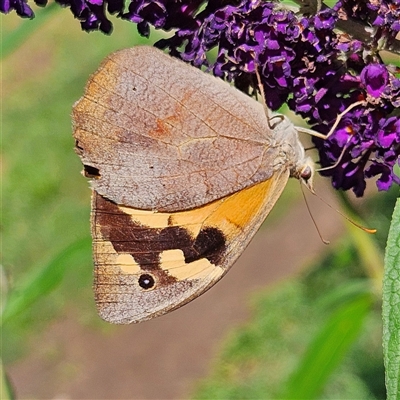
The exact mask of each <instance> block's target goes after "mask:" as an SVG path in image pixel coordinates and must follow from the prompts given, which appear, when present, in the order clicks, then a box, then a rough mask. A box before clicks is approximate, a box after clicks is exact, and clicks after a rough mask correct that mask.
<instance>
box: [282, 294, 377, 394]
mask: <svg viewBox="0 0 400 400" xmlns="http://www.w3.org/2000/svg"><path fill="white" fill-rule="evenodd" d="M371 303H372V296H371V295H370V294H365V293H363V294H359V295H358V296H356V297H354V298H352V299H351V300H350V301H348V302H347V303H346V304H344V305H342V306H341V307H339V308H338V309H336V310H335V312H333V313H332V315H331V316H330V318H329V320H328V321H327V322H326V324H325V325H324V326H323V327H322V328H321V330H320V331H319V332H318V333H317V335H316V337H315V338H314V340H313V341H312V343H311V344H310V345H309V347H308V349H307V351H306V353H305V355H304V356H303V358H302V360H301V361H300V364H299V366H298V367H297V369H296V370H295V371H294V373H293V374H292V376H291V377H290V378H289V380H288V383H287V385H286V388H285V389H284V391H283V392H284V394H283V395H282V396H281V398H285V399H314V398H316V397H317V396H318V395H319V394H320V393H321V391H322V389H323V388H324V386H325V384H326V382H327V380H328V378H329V376H330V375H331V373H332V372H333V371H334V370H335V368H336V367H337V366H338V365H339V364H340V362H341V361H342V359H343V358H344V356H345V355H346V353H347V351H348V350H349V348H350V346H351V345H352V343H353V342H354V341H355V340H356V339H357V337H358V335H359V333H360V330H361V327H362V324H363V322H364V319H365V317H366V316H367V315H368V312H369V310H370V307H371Z"/></svg>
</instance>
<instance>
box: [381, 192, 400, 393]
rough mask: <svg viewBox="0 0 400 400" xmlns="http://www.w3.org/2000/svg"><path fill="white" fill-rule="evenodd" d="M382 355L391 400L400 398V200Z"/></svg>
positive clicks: (388, 257)
mask: <svg viewBox="0 0 400 400" xmlns="http://www.w3.org/2000/svg"><path fill="white" fill-rule="evenodd" d="M382 317H383V355H384V360H385V369H386V390H387V398H388V400H392V399H399V398H400V390H399V373H400V199H397V203H396V206H395V209H394V212H393V217H392V223H391V226H390V230H389V236H388V240H387V246H386V254H385V275H384V278H383V312H382Z"/></svg>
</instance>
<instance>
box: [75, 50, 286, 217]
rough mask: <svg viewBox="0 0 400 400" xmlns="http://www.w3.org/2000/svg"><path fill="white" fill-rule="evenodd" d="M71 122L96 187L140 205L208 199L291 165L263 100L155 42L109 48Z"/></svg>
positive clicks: (176, 205) (181, 206)
mask: <svg viewBox="0 0 400 400" xmlns="http://www.w3.org/2000/svg"><path fill="white" fill-rule="evenodd" d="M73 122H74V137H75V140H76V151H77V152H78V154H79V156H80V157H81V159H82V162H83V164H84V165H85V171H86V175H87V176H89V177H91V178H92V187H93V189H95V190H96V191H97V192H98V193H99V194H101V195H103V196H106V197H107V198H109V199H111V200H112V201H114V202H116V203H117V204H123V205H126V206H130V207H134V208H139V209H147V210H159V211H168V212H173V211H180V210H186V209H190V208H193V207H198V206H202V205H204V204H207V203H209V202H211V201H214V200H216V199H219V198H221V197H224V196H227V195H229V194H232V193H235V192H237V191H239V190H241V189H243V188H246V187H248V186H251V185H254V184H257V183H258V182H261V181H263V180H266V179H268V178H270V177H271V176H272V175H273V173H274V171H275V170H277V169H281V168H283V167H285V166H286V164H287V159H286V158H285V155H284V154H282V152H281V151H280V148H279V143H276V142H275V141H276V137H273V135H271V131H270V129H269V127H268V124H267V119H266V117H265V115H264V111H263V108H262V106H261V105H260V104H259V103H258V102H256V101H254V100H252V99H251V98H249V97H248V96H246V95H244V94H243V93H241V92H239V91H238V90H236V89H235V88H233V87H231V86H229V85H228V84H227V83H225V82H223V81H221V80H220V79H217V78H215V77H213V76H210V75H208V74H205V73H204V72H202V71H200V70H198V69H196V68H193V67H191V66H189V65H187V64H185V63H183V62H181V61H178V60H176V59H173V58H171V57H170V56H168V55H165V54H164V53H162V52H161V51H160V50H157V49H155V48H152V47H141V46H139V47H134V48H132V49H126V50H122V51H119V52H116V53H114V54H112V55H110V56H109V57H108V58H107V59H106V60H105V61H104V62H103V64H102V65H101V66H100V68H99V70H98V71H97V72H96V73H95V74H94V75H93V76H92V77H91V78H90V80H89V82H88V85H87V87H86V90H85V94H84V96H83V97H82V98H81V99H80V100H79V101H78V102H77V103H76V104H75V105H74V109H73Z"/></svg>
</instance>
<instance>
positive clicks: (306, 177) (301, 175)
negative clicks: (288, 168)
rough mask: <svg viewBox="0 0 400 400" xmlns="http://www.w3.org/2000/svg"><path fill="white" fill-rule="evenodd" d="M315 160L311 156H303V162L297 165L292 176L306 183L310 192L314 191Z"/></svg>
mask: <svg viewBox="0 0 400 400" xmlns="http://www.w3.org/2000/svg"><path fill="white" fill-rule="evenodd" d="M314 174H315V167H314V162H313V161H312V160H311V158H310V157H305V158H303V160H302V162H301V163H299V164H297V165H296V169H295V170H294V171H293V172H292V176H293V177H295V178H297V179H298V180H300V181H301V182H302V183H304V184H305V185H306V186H307V187H308V189H309V190H310V192H312V193H314V185H313V181H314Z"/></svg>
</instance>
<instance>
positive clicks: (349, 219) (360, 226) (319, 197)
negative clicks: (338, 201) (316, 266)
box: [302, 186, 376, 243]
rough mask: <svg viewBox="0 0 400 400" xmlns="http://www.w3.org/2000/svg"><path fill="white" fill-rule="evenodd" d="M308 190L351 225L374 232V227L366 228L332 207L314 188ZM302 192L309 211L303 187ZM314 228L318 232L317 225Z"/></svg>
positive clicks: (367, 231)
mask: <svg viewBox="0 0 400 400" xmlns="http://www.w3.org/2000/svg"><path fill="white" fill-rule="evenodd" d="M306 187H307V186H306ZM310 192H311V193H312V194H313V195H314V196H317V198H318V199H319V200H321V201H322V202H323V203H324V204H326V205H327V206H328V207H329V208H331V209H332V210H334V211H336V212H337V213H338V214H339V215H340V216H342V217H343V218H344V219H346V220H347V221H349V222H350V223H351V224H353V225H354V226H356V227H357V228H359V229H361V230H362V231H364V232H366V233H376V229H371V228H366V227H365V226H362V225H360V224H358V223H357V222H355V221H353V220H352V219H351V218H349V217H348V216H347V215H345V214H343V213H342V212H340V211H339V210H338V209H336V208H335V207H333V206H332V205H331V204H329V203H328V202H327V201H326V200H325V199H324V198H323V197H321V196H320V195H319V194H317V193H316V192H315V191H314V190H310ZM302 193H303V197H304V199H305V201H306V205H307V208H308V211H309V212H310V208H309V206H308V204H307V199H306V197H305V195H304V191H303V189H302ZM310 216H311V218H312V220H313V221H314V218H313V216H312V214H311V212H310ZM314 224H315V221H314ZM316 228H317V231H318V233H319V230H318V227H317V226H316ZM320 236H321V235H320ZM321 239H322V238H321ZM322 241H323V242H324V243H326V241H325V240H324V239H322ZM328 243H329V242H328Z"/></svg>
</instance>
